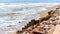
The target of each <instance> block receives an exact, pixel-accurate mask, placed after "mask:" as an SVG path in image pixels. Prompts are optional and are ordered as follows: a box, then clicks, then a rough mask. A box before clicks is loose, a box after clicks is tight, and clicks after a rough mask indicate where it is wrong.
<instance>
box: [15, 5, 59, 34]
mask: <svg viewBox="0 0 60 34" xmlns="http://www.w3.org/2000/svg"><path fill="white" fill-rule="evenodd" d="M40 17H41V18H39V19H38V20H35V19H32V20H31V21H30V22H29V24H27V25H26V26H25V27H24V28H22V31H21V30H18V31H17V32H16V33H15V34H53V31H54V29H55V26H56V25H58V24H60V23H59V22H60V5H56V6H54V7H51V8H48V9H47V10H45V11H42V12H41V13H40Z"/></svg>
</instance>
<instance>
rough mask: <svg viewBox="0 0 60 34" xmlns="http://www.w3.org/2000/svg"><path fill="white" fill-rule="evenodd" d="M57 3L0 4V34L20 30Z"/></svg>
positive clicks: (8, 33)
mask: <svg viewBox="0 0 60 34" xmlns="http://www.w3.org/2000/svg"><path fill="white" fill-rule="evenodd" d="M58 4H59V3H0V34H12V33H13V32H16V31H17V30H22V28H23V27H25V26H26V25H27V24H28V23H29V22H30V21H31V19H35V20H37V19H38V18H40V16H39V15H38V13H40V12H41V11H43V10H46V9H47V8H48V7H52V6H54V5H58Z"/></svg>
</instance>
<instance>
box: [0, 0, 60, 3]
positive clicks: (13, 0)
mask: <svg viewBox="0 0 60 34" xmlns="http://www.w3.org/2000/svg"><path fill="white" fill-rule="evenodd" d="M26 2H28V3H30V2H31V3H41V2H44V3H46V2H49V3H50V2H52V3H53V2H54V3H56V2H60V0H0V3H26Z"/></svg>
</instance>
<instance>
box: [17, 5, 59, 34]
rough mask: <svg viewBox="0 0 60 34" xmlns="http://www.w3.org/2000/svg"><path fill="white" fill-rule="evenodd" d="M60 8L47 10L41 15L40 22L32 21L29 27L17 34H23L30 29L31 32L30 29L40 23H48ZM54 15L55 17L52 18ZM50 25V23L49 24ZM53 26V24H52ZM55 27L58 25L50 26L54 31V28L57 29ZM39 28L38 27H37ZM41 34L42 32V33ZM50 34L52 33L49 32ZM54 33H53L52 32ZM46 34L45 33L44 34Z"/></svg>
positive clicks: (57, 6)
mask: <svg viewBox="0 0 60 34" xmlns="http://www.w3.org/2000/svg"><path fill="white" fill-rule="evenodd" d="M59 8H60V5H56V6H53V7H51V8H49V9H47V10H45V11H42V12H41V13H40V19H38V20H35V19H32V20H31V22H30V23H29V24H27V26H25V28H22V30H23V31H17V34H19V33H21V32H23V33H24V31H26V29H28V30H29V28H32V26H34V25H35V26H36V25H37V24H39V23H42V22H43V23H44V21H48V20H49V19H50V18H51V17H53V16H54V14H53V13H54V12H55V11H56V10H57V9H59ZM51 11H52V12H53V13H52V14H50V12H51ZM52 15H53V16H52ZM53 18H54V17H53ZM48 24H50V23H48ZM52 24H53V23H52ZM55 25H56V24H54V25H52V26H51V25H50V26H51V27H52V30H54V28H55ZM37 26H38V25H37ZM34 29H35V28H33V30H34ZM33 32H35V31H33ZM40 33H41V32H40ZM48 33H49V34H50V33H51V31H50V32H48ZM52 33H53V32H52ZM31 34H32V33H31ZM43 34H44V33H43Z"/></svg>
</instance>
